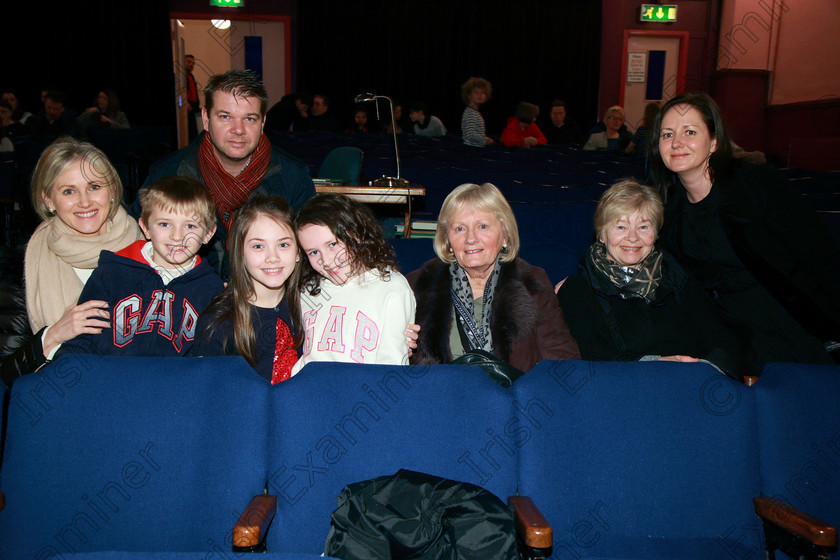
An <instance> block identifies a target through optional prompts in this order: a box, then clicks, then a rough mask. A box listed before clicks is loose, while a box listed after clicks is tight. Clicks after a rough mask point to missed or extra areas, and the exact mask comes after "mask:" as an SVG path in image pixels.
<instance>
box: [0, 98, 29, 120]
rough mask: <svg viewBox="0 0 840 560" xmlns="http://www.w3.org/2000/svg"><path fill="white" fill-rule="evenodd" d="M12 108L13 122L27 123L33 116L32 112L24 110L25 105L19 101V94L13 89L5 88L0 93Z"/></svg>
mask: <svg viewBox="0 0 840 560" xmlns="http://www.w3.org/2000/svg"><path fill="white" fill-rule="evenodd" d="M0 98H2V99H3V100H4V101H6V102H7V103H8V104H9V105H10V106H11V108H12V122H15V123H18V124H26V121H28V120H29V118H30V117H32V113H30V112H28V111H26V110H24V108H23V106H22V105H21V104H20V103H19V102H18V98H17V94H15V92H13V91H11V90H3V92H2V95H0Z"/></svg>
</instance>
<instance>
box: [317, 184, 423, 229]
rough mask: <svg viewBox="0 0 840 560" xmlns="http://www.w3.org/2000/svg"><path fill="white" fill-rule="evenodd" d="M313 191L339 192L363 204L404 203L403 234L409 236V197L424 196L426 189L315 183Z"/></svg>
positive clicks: (413, 186)
mask: <svg viewBox="0 0 840 560" xmlns="http://www.w3.org/2000/svg"><path fill="white" fill-rule="evenodd" d="M315 192H319V193H340V194H344V195H347V196H348V197H350V198H352V199H354V200H358V201H359V202H363V203H365V204H405V205H406V206H407V208H406V212H405V230H404V233H403V235H404V236H405V237H406V238H409V237H411V197H412V196H426V189H425V188H423V187H418V186H416V185H411V186H410V187H407V188H403V187H370V186H367V185H315Z"/></svg>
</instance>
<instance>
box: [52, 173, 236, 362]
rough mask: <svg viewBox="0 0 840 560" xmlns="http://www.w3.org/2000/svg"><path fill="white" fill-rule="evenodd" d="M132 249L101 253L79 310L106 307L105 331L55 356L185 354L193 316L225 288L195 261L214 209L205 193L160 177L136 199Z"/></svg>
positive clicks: (187, 182)
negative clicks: (136, 233)
mask: <svg viewBox="0 0 840 560" xmlns="http://www.w3.org/2000/svg"><path fill="white" fill-rule="evenodd" d="M138 198H139V202H140V206H141V208H142V214H141V216H140V219H139V220H138V222H139V224H140V229H141V230H143V234H144V235H145V236H146V238H147V239H148V241H142V240H141V241H136V242H134V243H132V244H131V245H129V246H128V247H126V248H124V249H122V250H120V251H118V252H116V253H113V252H111V251H102V253H101V254H100V256H99V266H98V267H97V268H96V269H95V270H94V271H93V274H92V275H91V277H90V279H89V280H88V281H87V283H86V284H85V287H84V289H83V290H82V294H81V295H80V296H79V303H83V302H85V301H88V300H94V299H96V300H102V301H105V302H107V303H108V309H109V317H108V319H110V322H111V328H110V329H101V330H100V331H99V332H98V333H97V334H82V335H79V336H77V337H76V338H74V339H73V340H70V341H68V342H66V343H64V344H63V345H62V347H61V350H60V352H61V353H63V352H76V353H86V354H119V355H125V356H181V355H185V354H186V353H187V351H188V350H189V348H190V347H191V346H192V343H193V338H194V337H195V327H196V323H197V322H198V316H199V314H200V313H202V312H203V311H204V309H205V308H206V307H207V306H208V305H209V304H210V302H211V301H212V300H213V298H214V297H216V296H217V295H218V294H219V293H221V292H222V290H224V283H223V282H222V279H221V278H220V277H219V275H218V274H216V272H215V271H214V270H213V268H212V267H211V266H210V265H209V264H207V263H206V262H205V261H203V260H202V259H201V257H200V256H198V251H199V250H200V249H201V247H202V245H204V244H206V243H207V242H208V241H210V238H212V237H213V234H214V233H215V232H216V206H215V203H214V202H213V197H212V195H211V194H210V191H208V190H207V188H206V187H205V186H204V185H202V184H201V183H199V182H198V181H196V180H194V179H190V178H188V177H178V176H171V177H164V178H162V179H160V180H159V181H157V182H156V183H155V184H153V185H150V186H148V187H145V188H142V189H140V192H139V193H138Z"/></svg>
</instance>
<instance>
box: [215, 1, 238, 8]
mask: <svg viewBox="0 0 840 560" xmlns="http://www.w3.org/2000/svg"><path fill="white" fill-rule="evenodd" d="M210 5H211V6H216V7H217V8H241V7H242V6H244V5H245V0H210Z"/></svg>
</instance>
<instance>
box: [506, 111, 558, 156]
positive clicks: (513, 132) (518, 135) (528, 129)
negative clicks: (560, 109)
mask: <svg viewBox="0 0 840 560" xmlns="http://www.w3.org/2000/svg"><path fill="white" fill-rule="evenodd" d="M538 114H539V107H537V106H536V105H534V104H533V103H526V102H524V101H523V102H522V103H520V104H519V105H517V107H516V114H515V115H514V116H512V117H509V118H508V122H507V126H506V127H505V129H504V131H503V132H502V138H501V142H502V144H504V145H505V146H522V147H525V148H533V147H534V146H537V145H542V144H546V143H547V140H546V139H545V136H543V133H542V132H540V129H539V127H538V126H537V125H536V124H534V123H535V122H536V120H537V115H538Z"/></svg>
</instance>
